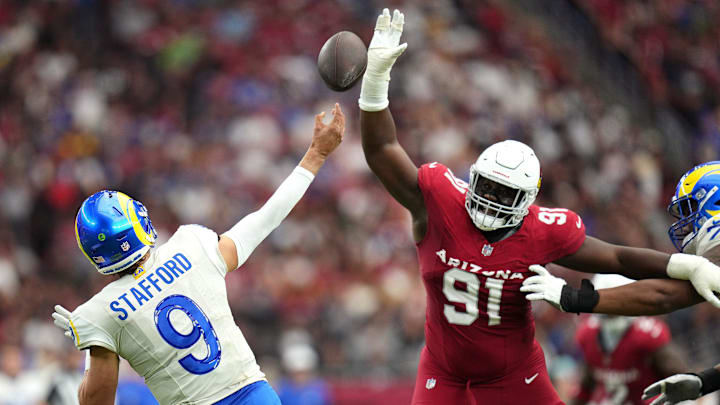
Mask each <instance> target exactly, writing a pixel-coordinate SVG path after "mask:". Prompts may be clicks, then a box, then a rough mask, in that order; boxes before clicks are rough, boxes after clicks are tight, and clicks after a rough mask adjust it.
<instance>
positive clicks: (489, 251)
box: [480, 245, 493, 256]
mask: <svg viewBox="0 0 720 405" xmlns="http://www.w3.org/2000/svg"><path fill="white" fill-rule="evenodd" d="M492 251H493V247H492V246H490V245H483V247H482V250H481V251H480V253H482V254H483V256H490V255H491V254H492Z"/></svg>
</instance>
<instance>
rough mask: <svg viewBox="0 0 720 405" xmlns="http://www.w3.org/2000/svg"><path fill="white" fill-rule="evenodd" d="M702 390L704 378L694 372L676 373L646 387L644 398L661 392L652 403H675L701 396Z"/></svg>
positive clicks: (658, 404)
mask: <svg viewBox="0 0 720 405" xmlns="http://www.w3.org/2000/svg"><path fill="white" fill-rule="evenodd" d="M701 390H702V380H700V377H698V376H696V375H692V374H675V375H671V376H670V377H668V378H666V379H664V380H660V381H658V382H656V383H654V384H652V385H650V386H648V387H647V388H645V391H643V395H642V399H643V400H648V399H650V398H652V397H654V396H655V395H658V394H660V396H659V397H657V398H655V400H653V401H652V402H651V403H650V405H673V404H677V403H678V402H682V401H686V400H689V399H697V398H700V396H701V395H700V394H701Z"/></svg>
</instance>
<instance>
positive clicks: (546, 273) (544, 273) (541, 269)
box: [528, 264, 550, 276]
mask: <svg viewBox="0 0 720 405" xmlns="http://www.w3.org/2000/svg"><path fill="white" fill-rule="evenodd" d="M528 270H530V271H532V272H535V273H537V274H539V275H541V276H549V275H550V272H549V271H547V269H546V268H545V267H543V266H541V265H539V264H533V265H531V266H530V267H528Z"/></svg>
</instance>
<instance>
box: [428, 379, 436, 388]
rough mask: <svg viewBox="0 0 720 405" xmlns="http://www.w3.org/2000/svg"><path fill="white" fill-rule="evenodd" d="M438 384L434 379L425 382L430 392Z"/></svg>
mask: <svg viewBox="0 0 720 405" xmlns="http://www.w3.org/2000/svg"><path fill="white" fill-rule="evenodd" d="M436 382H437V381H435V379H434V378H428V379H427V381H425V388H427V389H429V390H431V389H433V388H435V383H436Z"/></svg>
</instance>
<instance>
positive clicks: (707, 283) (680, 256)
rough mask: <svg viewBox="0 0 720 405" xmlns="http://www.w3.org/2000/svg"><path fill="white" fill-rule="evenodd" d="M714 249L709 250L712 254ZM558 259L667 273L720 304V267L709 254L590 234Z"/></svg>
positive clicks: (600, 269) (577, 265)
mask: <svg viewBox="0 0 720 405" xmlns="http://www.w3.org/2000/svg"><path fill="white" fill-rule="evenodd" d="M718 248H720V247H718ZM713 250H714V249H712V250H710V251H709V252H708V254H712V251H713ZM716 254H717V253H716ZM555 263H557V264H560V265H563V266H566V267H569V268H572V269H575V270H580V271H587V272H590V273H615V274H622V275H624V276H626V277H629V278H632V279H636V280H637V279H646V278H666V277H671V278H674V279H677V280H689V281H690V282H691V283H692V285H693V287H695V290H696V291H697V292H698V294H700V295H701V296H702V297H703V298H705V300H707V301H709V302H710V303H712V304H713V305H714V306H716V307H718V308H720V299H718V298H717V297H716V296H715V294H714V292H720V267H718V266H716V265H715V264H713V263H712V262H711V261H710V260H708V259H707V258H705V257H701V256H696V255H688V254H684V253H675V254H673V255H668V254H667V253H662V252H658V251H655V250H651V249H641V248H633V247H627V246H618V245H613V244H610V243H607V242H603V241H601V240H599V239H596V238H592V237H587V238H586V239H585V242H584V243H583V245H582V246H581V247H580V249H578V251H577V252H575V253H574V254H572V255H569V256H566V257H563V258H561V259H558V260H556V261H555ZM688 305H691V304H690V303H688Z"/></svg>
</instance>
